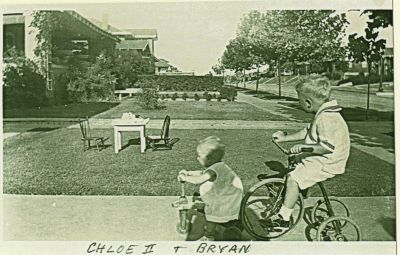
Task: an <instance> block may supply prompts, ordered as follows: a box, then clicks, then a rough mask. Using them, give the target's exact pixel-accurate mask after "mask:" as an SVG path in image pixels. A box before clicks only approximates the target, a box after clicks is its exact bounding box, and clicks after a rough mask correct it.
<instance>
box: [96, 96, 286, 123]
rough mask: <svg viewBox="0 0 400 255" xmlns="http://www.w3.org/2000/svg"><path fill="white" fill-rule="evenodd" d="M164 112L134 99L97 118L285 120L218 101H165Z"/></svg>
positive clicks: (250, 108) (243, 105)
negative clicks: (128, 115) (128, 114)
mask: <svg viewBox="0 0 400 255" xmlns="http://www.w3.org/2000/svg"><path fill="white" fill-rule="evenodd" d="M164 105H165V108H164V109H162V110H156V111H154V110H144V109H142V108H141V107H140V106H138V104H137V102H136V101H135V100H134V99H128V100H124V101H123V102H122V103H121V104H120V105H118V106H117V107H115V108H113V109H110V110H109V111H107V112H104V113H103V114H100V115H98V116H96V117H97V118H105V119H109V118H119V117H121V116H122V113H124V112H132V113H136V114H140V115H142V116H145V117H146V118H151V119H163V118H164V117H165V115H167V114H169V115H170V116H171V118H172V119H188V120H190V119H200V120H201V119H215V120H225V119H229V120H264V121H266V120H283V119H282V117H281V116H278V115H273V114H270V113H267V112H265V111H263V110H261V109H258V108H256V107H254V106H252V105H249V104H246V103H241V102H217V101H209V102H207V101H164Z"/></svg>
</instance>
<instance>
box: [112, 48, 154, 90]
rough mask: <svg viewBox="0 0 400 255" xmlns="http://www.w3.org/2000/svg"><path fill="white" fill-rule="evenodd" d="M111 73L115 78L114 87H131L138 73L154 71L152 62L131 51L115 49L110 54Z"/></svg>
mask: <svg viewBox="0 0 400 255" xmlns="http://www.w3.org/2000/svg"><path fill="white" fill-rule="evenodd" d="M110 63H111V66H110V69H111V70H112V74H113V75H114V76H115V77H116V78H117V83H116V89H126V88H130V87H133V85H134V84H135V83H136V82H137V80H138V77H139V74H150V73H154V63H153V61H151V60H150V59H145V58H143V57H142V56H141V55H140V54H139V53H137V52H133V51H115V52H114V53H113V55H112V56H111V62H110Z"/></svg>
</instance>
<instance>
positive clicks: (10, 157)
mask: <svg viewBox="0 0 400 255" xmlns="http://www.w3.org/2000/svg"><path fill="white" fill-rule="evenodd" d="M153 131H154V130H153ZM273 131H274V130H268V131H267V134H266V131H265V130H172V136H173V137H179V138H180V139H181V140H180V141H179V142H178V143H177V144H176V145H175V146H174V148H173V150H167V151H155V152H153V151H151V150H149V151H147V152H146V153H144V154H141V153H140V149H139V147H140V146H139V145H138V144H137V139H131V140H129V137H126V136H123V144H128V143H129V144H130V145H129V146H127V147H126V148H124V149H123V150H122V151H121V152H120V153H118V154H115V153H114V150H113V148H112V145H111V143H112V140H111V141H110V140H109V141H108V144H110V147H108V148H106V149H105V150H103V151H101V152H97V151H96V150H95V149H93V150H90V151H87V152H84V153H83V152H82V144H81V141H80V133H79V132H80V131H79V130H78V129H66V128H61V129H57V130H53V131H49V132H41V133H35V134H33V133H24V134H21V135H18V136H15V137H11V138H8V139H6V140H4V158H3V161H4V170H3V179H4V183H3V188H4V193H12V194H42V195H47V194H52V195H54V194H69V195H146V196H151V195H178V194H179V192H180V186H179V184H178V182H177V180H176V175H177V173H178V172H179V170H181V169H188V170H193V169H201V167H200V165H199V164H198V162H197V161H196V154H195V147H196V144H197V141H198V140H199V139H201V138H204V137H206V136H209V135H217V136H219V137H221V139H223V140H224V141H225V143H226V145H227V152H226V156H225V162H227V164H229V165H230V166H231V167H232V168H233V169H234V170H235V171H236V172H237V173H238V175H239V176H240V177H241V179H242V181H243V183H244V186H245V189H246V190H247V189H248V188H249V187H250V186H251V185H253V184H254V183H255V182H256V176H257V174H260V173H266V172H267V169H268V168H267V167H266V165H265V162H267V164H268V165H269V166H275V167H279V166H281V165H282V164H285V163H286V158H285V156H284V155H282V153H281V152H280V151H278V149H276V148H275V147H274V145H272V144H270V143H269V142H268V140H267V139H266V137H269V136H270V135H271V133H272V132H273ZM155 132H156V131H154V132H152V130H149V133H155ZM94 133H96V134H101V135H106V136H109V137H112V130H111V129H96V130H94ZM131 138H132V137H131ZM274 169H275V168H274ZM394 173H395V169H394V166H393V165H392V164H389V163H386V162H385V161H382V160H379V159H378V158H375V157H373V156H371V155H369V154H366V153H363V152H361V151H359V150H357V149H354V148H352V151H351V157H350V160H349V163H348V167H347V172H346V173H345V174H344V175H341V176H338V177H335V178H334V179H332V180H329V181H327V182H326V187H327V189H328V191H329V194H331V195H336V196H374V195H394V188H395V181H394ZM193 191H195V187H194V186H191V187H190V188H189V192H193ZM189 194H190V193H189ZM310 194H311V195H319V191H318V190H317V189H316V188H313V189H312V190H311V192H310Z"/></svg>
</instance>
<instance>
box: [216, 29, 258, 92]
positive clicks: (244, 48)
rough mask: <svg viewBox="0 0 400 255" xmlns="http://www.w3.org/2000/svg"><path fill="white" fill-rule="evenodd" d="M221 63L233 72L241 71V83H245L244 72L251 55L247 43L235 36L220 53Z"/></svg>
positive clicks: (249, 63)
mask: <svg viewBox="0 0 400 255" xmlns="http://www.w3.org/2000/svg"><path fill="white" fill-rule="evenodd" d="M221 63H222V64H223V65H224V66H225V67H226V68H228V69H231V70H234V71H235V72H238V71H241V72H243V83H244V84H243V85H244V86H246V84H245V79H246V77H245V72H246V70H249V69H250V67H251V65H252V63H251V56H250V54H249V51H248V44H246V41H245V40H244V39H243V38H242V37H237V38H235V39H233V40H231V41H230V42H229V44H228V45H227V46H226V50H225V51H224V54H223V55H222V60H221Z"/></svg>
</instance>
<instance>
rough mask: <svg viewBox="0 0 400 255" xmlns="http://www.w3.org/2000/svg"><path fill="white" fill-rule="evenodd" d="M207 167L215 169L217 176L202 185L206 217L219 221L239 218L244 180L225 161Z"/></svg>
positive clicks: (201, 192)
mask: <svg viewBox="0 0 400 255" xmlns="http://www.w3.org/2000/svg"><path fill="white" fill-rule="evenodd" d="M207 169H211V170H213V171H214V172H215V173H216V175H217V176H216V179H215V180H214V181H213V182H210V181H207V182H205V183H203V184H202V185H200V196H201V197H202V198H203V201H204V202H205V204H206V207H205V216H206V219H207V220H208V221H212V222H219V223H224V222H228V221H231V220H237V219H238V218H239V211H240V203H241V199H242V196H243V185H242V181H241V180H240V178H239V177H238V176H237V175H236V173H235V172H234V171H233V170H232V169H230V168H229V166H227V165H226V164H225V163H224V162H219V163H216V164H214V165H212V166H210V167H209V168H207ZM205 171H207V170H205Z"/></svg>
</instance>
